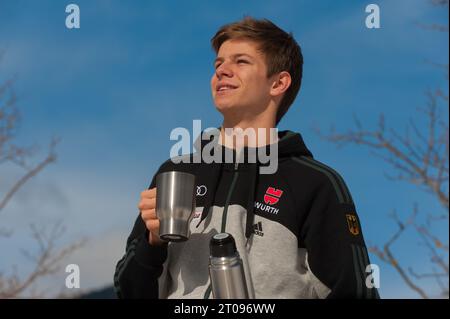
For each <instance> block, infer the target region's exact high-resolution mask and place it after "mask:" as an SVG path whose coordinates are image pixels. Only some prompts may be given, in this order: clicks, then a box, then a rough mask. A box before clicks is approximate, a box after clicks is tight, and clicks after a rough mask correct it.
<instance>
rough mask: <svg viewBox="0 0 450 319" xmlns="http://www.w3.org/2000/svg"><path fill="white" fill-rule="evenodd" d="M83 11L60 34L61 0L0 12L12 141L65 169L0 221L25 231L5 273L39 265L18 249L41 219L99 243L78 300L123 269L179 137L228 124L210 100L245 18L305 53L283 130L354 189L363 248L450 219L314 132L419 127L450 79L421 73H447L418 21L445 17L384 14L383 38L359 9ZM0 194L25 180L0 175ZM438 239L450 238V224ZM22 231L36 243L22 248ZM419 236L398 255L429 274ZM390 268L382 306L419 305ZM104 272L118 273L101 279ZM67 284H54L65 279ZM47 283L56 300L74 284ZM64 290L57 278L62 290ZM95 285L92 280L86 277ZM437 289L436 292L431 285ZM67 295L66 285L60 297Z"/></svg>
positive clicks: (10, 172)
mask: <svg viewBox="0 0 450 319" xmlns="http://www.w3.org/2000/svg"><path fill="white" fill-rule="evenodd" d="M72 2H73V3H76V4H78V5H79V7H80V11H81V28H80V29H78V30H69V29H67V28H66V27H65V24H64V22H65V18H66V15H67V14H66V13H65V7H66V5H67V4H69V3H70V2H68V1H67V2H66V1H39V2H37V1H20V0H18V1H2V2H1V3H0V48H2V49H4V50H5V55H4V57H3V61H1V63H0V80H3V79H7V78H11V77H15V79H16V80H15V84H14V89H15V92H16V95H17V96H18V98H19V101H18V106H19V107H20V110H21V112H22V114H23V115H22V118H23V119H22V123H21V127H20V131H19V132H18V136H17V142H18V143H22V144H25V145H30V144H33V143H37V144H38V145H39V146H41V147H42V151H41V152H40V153H39V154H38V155H37V156H36V159H38V158H39V155H40V156H41V158H42V156H45V149H46V145H47V144H48V141H49V140H50V138H51V137H52V136H55V135H56V136H59V137H60V138H61V142H60V144H59V145H58V147H57V153H58V161H57V163H55V164H53V165H51V166H50V167H48V168H47V169H46V170H45V171H44V172H42V174H40V175H39V176H38V177H37V178H35V179H34V180H33V181H31V182H30V183H29V184H27V185H26V187H24V188H23V189H22V190H21V191H20V192H19V193H18V194H17V196H16V197H15V198H14V200H13V201H12V202H11V203H10V205H9V206H8V207H7V208H6V209H5V211H4V212H2V216H0V217H1V218H2V220H3V222H5V223H6V225H8V227H11V228H13V229H15V232H14V235H13V236H12V237H11V238H10V239H9V240H8V243H6V241H3V242H0V247H2V256H3V254H5V256H8V257H7V258H2V259H1V260H0V267H2V269H5V268H6V269H7V266H8V265H11V264H14V263H15V264H20V268H19V269H21V271H26V269H27V267H29V265H28V264H27V262H26V261H24V259H23V258H22V257H21V256H20V254H19V253H18V251H19V248H23V247H30V248H29V249H31V250H32V249H33V243H32V241H31V239H29V238H28V237H27V236H26V233H27V224H28V223H30V222H37V221H39V222H45V223H47V222H51V221H53V220H57V219H61V218H62V219H63V221H64V222H65V224H66V225H67V232H66V234H65V237H64V239H63V241H67V242H69V241H71V240H73V239H75V238H79V237H80V236H86V237H88V238H89V240H90V245H89V247H87V248H85V249H82V250H80V251H79V252H78V253H76V254H74V255H73V256H72V257H70V258H69V259H68V260H67V262H75V263H79V264H80V267H81V276H82V287H84V288H86V289H90V288H94V287H98V286H101V285H106V284H108V283H109V282H110V281H111V279H112V272H113V269H114V264H115V262H116V259H117V258H119V257H120V256H121V254H122V253H123V248H124V241H125V238H126V236H127V235H128V233H129V231H130V228H131V226H132V223H133V221H134V218H135V217H136V215H137V208H136V205H137V201H138V198H139V192H140V191H141V190H143V189H145V188H146V187H147V185H148V183H149V181H150V180H151V178H152V176H153V173H154V172H155V170H156V169H157V167H158V166H159V164H160V163H161V162H162V161H164V160H165V159H167V158H168V157H169V150H170V147H171V146H172V145H173V143H174V142H173V141H170V139H169V134H170V131H171V130H172V129H173V128H175V127H186V128H191V127H192V120H194V119H201V121H202V127H203V128H206V127H210V126H218V125H220V123H221V116H220V114H219V113H218V112H217V111H216V110H215V107H214V105H213V103H212V99H211V93H210V90H209V80H210V76H211V75H212V70H213V68H212V65H213V59H214V53H213V51H212V49H211V48H210V42H209V41H210V39H211V37H212V36H213V35H214V33H215V32H216V30H217V29H218V28H219V27H220V26H221V25H223V24H225V23H228V22H231V21H236V20H239V19H240V18H242V17H243V16H244V15H245V14H249V15H252V16H254V17H257V18H263V17H264V18H268V19H271V20H272V21H273V22H274V23H276V24H277V25H279V26H280V27H281V28H283V29H285V30H287V31H291V32H293V34H294V36H295V38H296V39H297V41H298V42H299V43H300V45H301V47H302V50H303V55H304V60H305V64H304V75H303V84H302V88H301V92H300V94H299V96H298V98H297V100H296V101H295V103H294V104H293V105H292V107H291V109H290V110H289V112H288V113H287V115H286V117H285V118H284V119H283V120H282V122H281V123H280V126H279V128H280V129H290V130H293V131H298V132H301V134H302V136H303V138H304V140H305V142H306V144H307V145H308V147H309V148H310V149H311V151H312V152H313V154H314V155H315V157H316V158H317V159H318V160H320V161H322V162H324V163H326V164H328V165H330V166H332V167H333V168H335V169H336V170H337V171H338V172H339V173H341V175H342V176H343V177H344V179H345V181H346V183H347V185H348V187H349V188H350V190H351V192H352V194H353V198H354V199H355V202H356V205H357V208H358V213H359V215H360V218H361V221H362V224H363V230H364V235H365V238H366V241H367V242H368V243H371V244H382V243H384V242H385V241H386V240H387V239H388V238H389V236H390V235H391V234H392V232H393V231H395V229H396V228H395V227H396V226H395V224H394V223H393V222H392V221H391V220H390V219H389V218H388V214H389V212H391V211H392V210H394V209H395V210H397V211H398V213H399V214H400V215H401V216H407V215H408V214H409V212H410V211H411V208H412V203H413V201H417V202H418V203H419V205H420V207H427V208H429V209H430V211H438V212H441V208H440V207H439V205H436V203H435V200H434V198H433V197H431V196H429V195H428V194H426V193H424V192H422V191H419V190H418V189H417V188H416V187H413V186H410V185H407V184H405V183H401V182H389V181H387V180H386V178H385V177H384V176H383V173H384V172H392V171H390V168H389V167H388V166H387V165H385V164H383V163H382V162H381V161H380V160H379V159H378V158H374V157H373V156H371V155H370V153H369V151H368V150H367V149H364V148H360V147H355V146H348V147H344V148H341V149H337V148H336V146H335V145H333V144H330V143H328V142H326V141H323V140H321V139H320V138H319V137H318V136H317V135H316V134H315V133H314V132H313V130H312V128H313V126H319V127H320V128H321V129H323V130H325V131H326V130H327V129H328V128H329V127H330V126H331V125H334V126H335V127H336V128H337V129H338V130H340V131H344V130H347V129H349V128H352V127H354V126H353V120H352V114H357V116H358V118H359V119H360V120H361V122H362V123H363V124H364V125H366V127H367V128H375V126H376V124H377V117H378V115H379V114H380V113H384V114H385V115H386V118H387V125H389V126H392V127H394V128H395V129H397V130H398V131H399V132H402V131H403V130H404V128H405V125H406V123H407V121H408V120H409V119H410V118H411V119H415V120H417V123H418V124H419V126H420V127H421V128H422V129H424V128H425V125H426V123H425V122H423V121H421V116H420V115H418V114H417V112H416V108H417V107H421V106H423V105H425V102H426V99H425V95H424V91H425V90H426V89H428V88H434V87H436V86H438V85H441V86H442V88H445V86H446V85H447V83H446V82H445V81H444V77H443V74H441V73H440V72H439V71H438V70H437V69H435V68H433V67H431V66H430V65H429V64H427V63H426V61H437V62H441V63H446V62H447V63H448V40H447V39H446V37H445V35H446V34H440V33H433V32H430V31H426V30H423V29H420V28H418V27H417V26H416V25H415V23H416V22H422V23H430V22H441V23H448V13H446V12H445V11H444V10H442V9H441V10H439V9H438V8H434V7H433V6H431V5H430V4H429V2H428V1H426V0H414V1H413V0H411V1H410V0H395V1H376V2H373V3H377V4H378V5H379V6H380V9H381V28H380V29H377V30H374V29H372V30H369V29H367V28H366V27H365V25H364V20H365V17H366V15H367V14H366V13H365V6H366V5H367V4H369V3H372V2H364V1H345V2H344V1H331V0H330V1H328V0H327V1H325V0H321V1H284V0H283V1H264V2H261V1H245V2H243V1H227V2H226V3H223V2H213V1H189V2H188V1H183V2H182V1H177V2H175V1H171V2H167V1H133V2H129V1H72ZM1 172H2V173H1V174H2V179H1V183H0V191H5V190H6V189H7V186H8V185H9V184H8V183H11V182H12V181H14V178H17V177H18V176H20V175H19V174H20V170H18V169H15V168H14V167H8V166H6V167H2V168H1ZM437 231H438V232H440V233H441V234H443V237H444V238H447V242H448V226H442V229H438V230H437ZM24 234H25V236H24ZM417 241H418V239H417V238H415V237H413V236H412V235H411V234H405V237H404V238H402V240H401V241H399V243H398V244H397V246H396V249H397V251H398V252H399V254H400V255H399V257H400V259H401V260H404V261H405V262H407V263H408V265H412V266H414V267H416V269H418V270H420V269H421V268H422V269H423V268H424V267H426V265H427V262H426V260H424V258H423V254H417V249H420V248H418V245H417ZM371 258H372V262H374V263H377V264H379V265H380V267H381V269H382V273H381V276H382V277H381V285H382V286H381V289H380V291H381V294H382V296H383V297H391V298H392V297H403V298H415V297H416V295H415V294H414V293H413V292H411V291H410V290H409V289H408V288H407V287H406V286H405V285H404V284H403V282H402V281H401V279H400V278H399V277H398V276H397V275H396V273H395V272H394V271H393V270H392V269H391V268H390V267H386V266H385V265H384V264H383V263H382V262H381V261H379V260H378V259H377V258H376V257H375V256H372V257H371ZM105 265H107V266H105ZM58 276H59V277H58ZM58 276H57V279H52V280H48V281H46V282H45V285H47V286H48V287H49V288H50V289H52V290H55V291H56V290H58V289H60V288H61V287H62V286H63V284H64V280H63V278H64V273H63V272H61V273H60V274H58ZM61 278H62V279H61ZM83 278H84V279H83ZM424 284H425V286H432V283H426V282H425V283H424ZM61 289H62V288H61Z"/></svg>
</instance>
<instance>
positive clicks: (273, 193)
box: [264, 187, 283, 205]
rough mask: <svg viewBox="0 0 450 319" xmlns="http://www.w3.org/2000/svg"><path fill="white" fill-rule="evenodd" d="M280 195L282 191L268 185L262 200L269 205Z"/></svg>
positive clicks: (276, 200)
mask: <svg viewBox="0 0 450 319" xmlns="http://www.w3.org/2000/svg"><path fill="white" fill-rule="evenodd" d="M281 195H283V191H282V190H281V189H275V188H273V187H268V188H267V190H266V194H265V195H264V202H265V203H266V204H269V205H275V204H276V203H278V201H279V200H280V197H281Z"/></svg>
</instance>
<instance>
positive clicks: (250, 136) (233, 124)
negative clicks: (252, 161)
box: [219, 116, 278, 149]
mask: <svg viewBox="0 0 450 319" xmlns="http://www.w3.org/2000/svg"><path fill="white" fill-rule="evenodd" d="M277 141H278V133H277V130H276V125H275V117H274V116H272V117H262V118H261V117H260V118H253V119H241V120H231V119H227V118H224V121H223V123H222V126H221V127H220V138H219V143H220V144H222V145H225V146H226V147H228V148H235V149H240V148H242V147H244V146H247V147H261V146H265V145H267V144H272V143H276V142H277Z"/></svg>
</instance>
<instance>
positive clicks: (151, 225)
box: [145, 219, 159, 234]
mask: <svg viewBox="0 0 450 319" xmlns="http://www.w3.org/2000/svg"><path fill="white" fill-rule="evenodd" d="M145 226H146V227H147V229H148V230H149V231H150V232H153V233H156V234H157V233H158V232H159V220H158V219H149V220H147V221H146V222H145Z"/></svg>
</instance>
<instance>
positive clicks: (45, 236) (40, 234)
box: [0, 222, 86, 298]
mask: <svg viewBox="0 0 450 319" xmlns="http://www.w3.org/2000/svg"><path fill="white" fill-rule="evenodd" d="M31 230H32V237H33V238H34V239H35V241H36V242H37V243H38V253H37V254H31V253H29V252H27V251H24V255H25V256H26V257H27V258H28V259H30V260H32V261H33V262H34V264H35V266H34V269H33V270H32V271H31V272H30V273H29V274H28V275H27V276H26V278H25V279H22V280H21V279H20V278H19V276H18V275H17V269H13V272H12V275H11V276H9V277H7V278H4V277H3V276H2V275H1V274H0V298H15V297H18V296H19V295H21V294H23V293H24V292H25V291H26V290H27V289H29V288H30V287H31V285H32V284H33V283H35V282H36V281H37V280H38V279H39V278H42V277H44V276H49V275H52V274H54V273H55V272H56V271H58V269H59V263H60V261H61V260H62V259H63V258H64V257H66V256H67V255H69V254H71V253H72V252H73V251H75V250H76V249H78V248H80V247H82V246H83V245H84V244H85V243H86V240H85V239H82V240H80V241H78V242H76V243H73V244H70V245H68V246H66V247H65V248H62V249H60V250H57V249H56V248H55V244H56V242H57V241H58V239H59V238H60V237H61V235H62V234H63V233H64V231H65V229H64V227H62V225H61V223H60V222H59V223H56V224H55V225H54V226H53V227H52V229H51V230H50V231H49V232H47V231H46V230H45V228H41V229H38V228H37V227H36V226H35V225H31ZM32 296H33V297H39V296H43V292H39V293H37V292H36V291H32Z"/></svg>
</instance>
